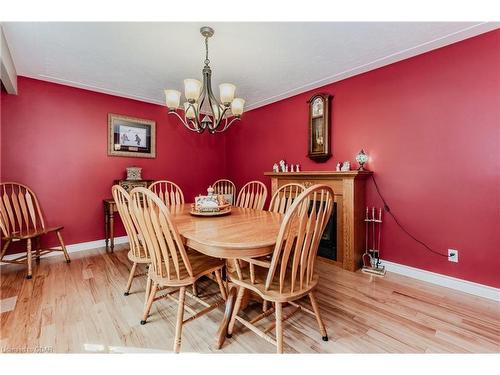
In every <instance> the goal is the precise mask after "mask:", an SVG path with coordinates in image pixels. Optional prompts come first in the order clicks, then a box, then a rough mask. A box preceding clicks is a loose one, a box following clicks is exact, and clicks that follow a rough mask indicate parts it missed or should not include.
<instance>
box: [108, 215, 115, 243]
mask: <svg viewBox="0 0 500 375" xmlns="http://www.w3.org/2000/svg"><path fill="white" fill-rule="evenodd" d="M114 216H115V215H114V212H113V209H112V208H111V209H110V210H109V242H110V245H111V246H110V248H111V252H113V250H114V249H115V233H114V232H115V229H114V228H115V225H114Z"/></svg>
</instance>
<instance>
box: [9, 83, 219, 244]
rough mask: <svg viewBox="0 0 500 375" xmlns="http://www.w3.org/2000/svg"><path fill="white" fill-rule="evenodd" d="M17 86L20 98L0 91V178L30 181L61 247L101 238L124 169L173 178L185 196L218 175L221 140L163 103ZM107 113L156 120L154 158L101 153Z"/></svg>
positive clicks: (66, 89)
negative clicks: (58, 229)
mask: <svg viewBox="0 0 500 375" xmlns="http://www.w3.org/2000/svg"><path fill="white" fill-rule="evenodd" d="M18 85H19V87H18V88H19V95H17V96H16V95H6V94H5V93H2V96H1V101H2V117H1V120H2V129H1V132H2V145H1V154H2V158H1V161H2V179H3V181H18V182H22V183H24V184H26V185H28V186H30V187H31V188H32V189H33V190H34V191H35V192H36V194H37V195H38V198H39V200H40V203H41V205H42V209H43V211H44V214H45V216H46V218H47V221H48V224H49V225H50V224H52V225H56V224H63V225H64V226H65V230H64V232H63V235H64V239H65V241H66V242H67V243H68V244H72V243H79V242H86V241H92V240H97V239H102V238H104V219H103V209H102V200H103V199H104V198H108V197H111V186H112V183H113V180H114V179H121V178H124V177H125V168H126V167H129V166H139V167H142V168H143V173H142V174H143V178H147V179H169V180H172V181H174V182H176V183H177V184H178V185H180V186H181V187H182V189H183V191H184V194H185V198H186V200H187V201H192V200H193V197H194V196H195V195H196V194H198V193H200V192H202V191H204V190H205V189H206V188H207V186H208V185H209V184H210V183H212V182H213V181H214V180H215V179H216V178H219V177H220V176H223V175H224V170H225V140H224V138H223V137H213V136H210V135H208V134H203V135H201V136H200V135H195V134H192V133H191V132H188V131H187V130H186V129H185V128H183V127H182V126H181V125H180V124H179V123H178V122H177V121H176V120H175V119H174V118H172V117H170V116H168V115H167V111H166V109H165V107H162V106H159V105H154V104H147V103H143V102H139V101H136V100H130V99H124V98H119V97H116V96H111V95H105V94H100V93H95V92H91V91H87V90H81V89H76V88H71V87H67V86H62V85H57V84H52V83H48V82H43V81H38V80H33V79H29V78H24V77H19V81H18ZM110 112H111V113H118V114H122V115H128V116H133V117H139V118H144V119H150V120H154V121H156V134H157V136H156V149H157V157H156V159H141V158H124V157H109V156H108V155H107V126H108V124H107V116H108V113H110ZM117 231H118V233H117V235H124V231H123V228H121V225H118V226H117ZM50 243H51V244H52V243H54V241H51V242H50Z"/></svg>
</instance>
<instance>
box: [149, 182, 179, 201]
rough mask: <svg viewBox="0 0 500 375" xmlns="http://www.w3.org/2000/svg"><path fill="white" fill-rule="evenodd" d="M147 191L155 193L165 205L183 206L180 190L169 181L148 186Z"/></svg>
mask: <svg viewBox="0 0 500 375" xmlns="http://www.w3.org/2000/svg"><path fill="white" fill-rule="evenodd" d="M149 190H151V191H152V192H153V193H155V194H156V195H157V196H158V197H159V198H160V199H161V200H162V202H163V203H165V205H166V206H167V207H168V206H174V205H177V204H184V194H183V193H182V190H181V188H180V187H179V186H178V185H176V184H174V183H173V182H171V181H166V180H162V181H156V182H153V183H152V184H151V185H149Z"/></svg>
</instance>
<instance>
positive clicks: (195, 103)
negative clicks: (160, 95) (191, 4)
mask: <svg viewBox="0 0 500 375" xmlns="http://www.w3.org/2000/svg"><path fill="white" fill-rule="evenodd" d="M200 33H201V35H203V37H204V38H205V66H204V67H203V70H202V74H203V84H202V83H201V82H200V81H198V80H197V79H185V80H184V95H185V97H186V102H184V105H183V107H184V108H183V109H184V115H183V116H181V115H180V114H179V112H178V109H179V106H180V101H181V93H180V91H177V90H165V99H166V102H167V107H168V113H169V114H171V115H175V116H177V117H178V118H179V120H180V121H181V122H182V124H183V125H184V126H185V127H186V128H188V129H189V130H191V131H193V132H197V133H203V132H204V131H205V130H208V132H209V133H210V134H213V133H220V132H223V131H225V130H226V129H227V128H229V127H230V126H231V125H232V124H233V123H234V122H235V121H237V120H239V119H240V118H241V115H242V113H243V106H244V105H245V101H244V100H243V99H241V98H235V97H234V92H235V91H236V86H234V85H232V84H231V83H222V84H220V85H219V96H220V102H219V101H218V100H217V99H216V98H215V96H214V93H213V90H212V83H211V80H212V70H211V69H210V60H209V59H208V39H209V38H210V37H211V36H213V35H214V29H212V28H211V27H208V26H203V27H202V28H201V29H200Z"/></svg>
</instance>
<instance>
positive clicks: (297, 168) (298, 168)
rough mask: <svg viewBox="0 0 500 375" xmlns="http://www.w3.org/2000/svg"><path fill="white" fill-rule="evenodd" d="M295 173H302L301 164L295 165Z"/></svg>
mask: <svg viewBox="0 0 500 375" xmlns="http://www.w3.org/2000/svg"><path fill="white" fill-rule="evenodd" d="M295 172H300V164H295Z"/></svg>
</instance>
